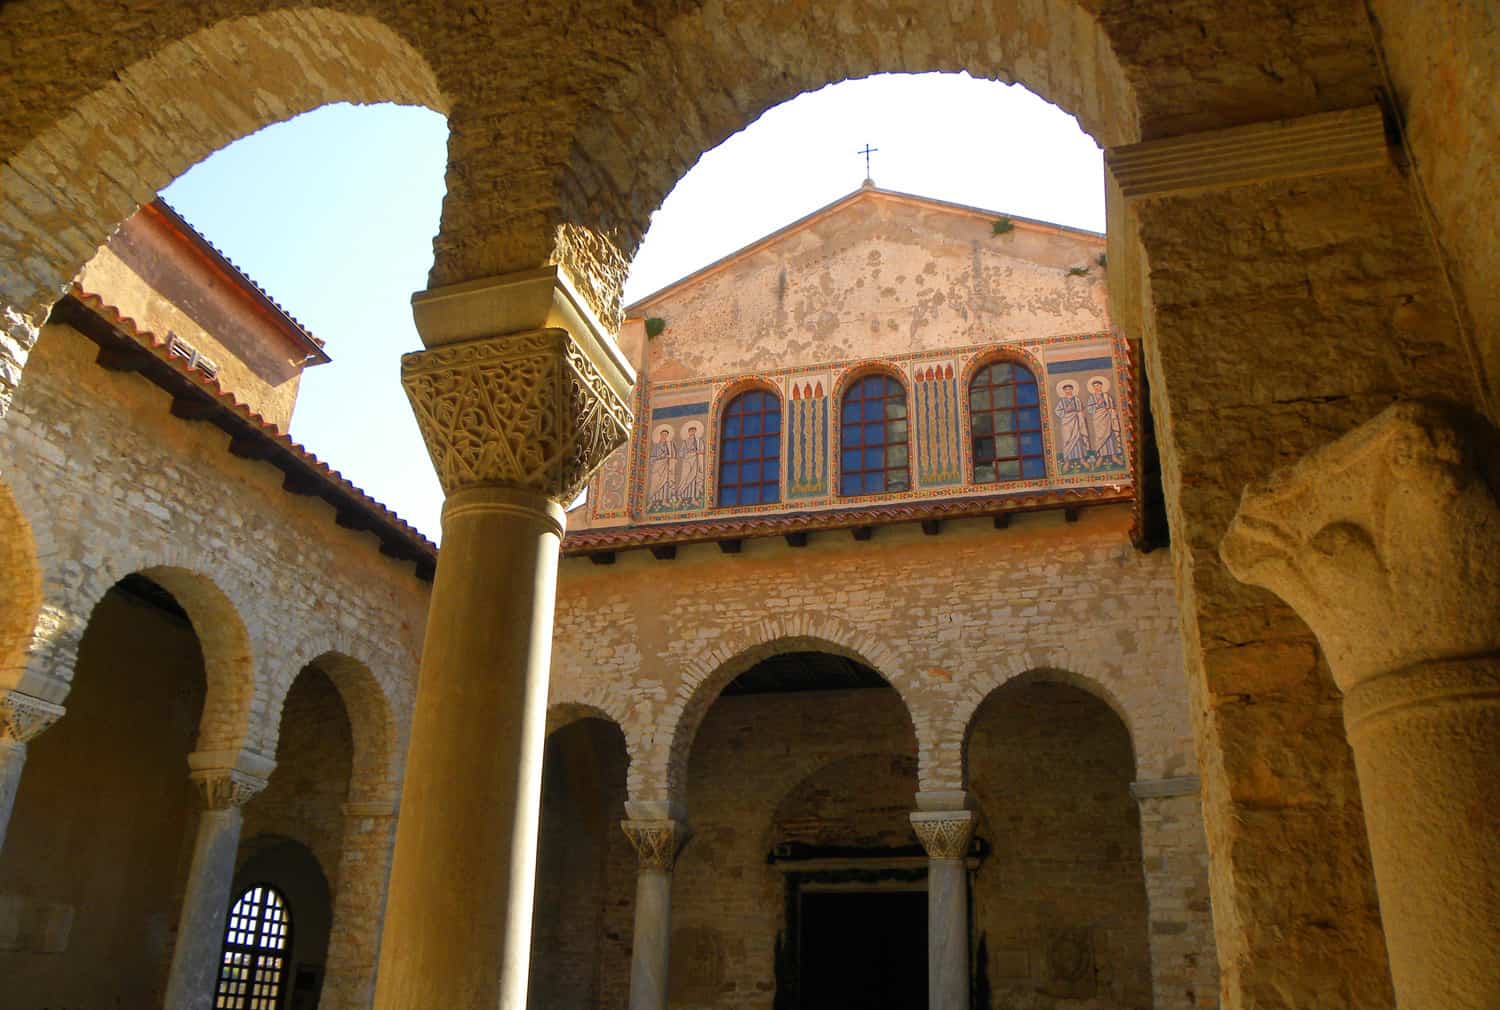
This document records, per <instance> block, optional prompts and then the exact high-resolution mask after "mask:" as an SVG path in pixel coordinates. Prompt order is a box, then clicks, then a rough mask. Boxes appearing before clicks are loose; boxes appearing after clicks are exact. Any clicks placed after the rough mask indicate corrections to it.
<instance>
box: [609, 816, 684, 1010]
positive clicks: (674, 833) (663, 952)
mask: <svg viewBox="0 0 1500 1010" xmlns="http://www.w3.org/2000/svg"><path fill="white" fill-rule="evenodd" d="M620 827H621V828H623V829H624V830H625V835H626V837H627V838H629V839H630V844H631V845H633V846H635V852H636V856H637V857H638V858H639V860H640V872H639V875H638V876H637V877H636V883H635V931H634V933H632V935H631V948H630V1010H667V968H668V963H669V956H670V954H671V945H672V864H673V863H674V862H676V860H677V850H678V849H680V848H681V847H682V842H683V838H684V832H683V825H682V822H681V821H674V820H652V821H644V820H628V821H621V822H620Z"/></svg>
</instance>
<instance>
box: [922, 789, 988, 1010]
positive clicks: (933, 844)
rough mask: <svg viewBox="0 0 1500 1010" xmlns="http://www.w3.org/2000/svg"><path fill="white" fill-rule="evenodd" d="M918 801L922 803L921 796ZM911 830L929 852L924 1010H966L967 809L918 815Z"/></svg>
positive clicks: (970, 825)
mask: <svg viewBox="0 0 1500 1010" xmlns="http://www.w3.org/2000/svg"><path fill="white" fill-rule="evenodd" d="M918 801H919V802H920V801H921V797H920V795H919V797H918ZM911 826H912V830H914V831H915V832H916V833H917V838H918V839H919V840H920V841H921V843H922V848H923V849H925V850H926V851H927V859H928V863H927V1007H928V1010H969V870H968V864H967V857H968V855H969V840H970V839H971V838H973V837H974V815H973V813H972V812H970V811H968V810H919V811H917V812H915V813H913V814H912V815H911Z"/></svg>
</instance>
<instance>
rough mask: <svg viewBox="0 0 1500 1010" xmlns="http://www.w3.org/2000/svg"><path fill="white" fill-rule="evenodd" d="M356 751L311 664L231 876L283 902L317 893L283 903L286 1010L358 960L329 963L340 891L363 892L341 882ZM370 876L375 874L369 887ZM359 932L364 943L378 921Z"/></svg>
mask: <svg viewBox="0 0 1500 1010" xmlns="http://www.w3.org/2000/svg"><path fill="white" fill-rule="evenodd" d="M356 749H357V748H356V746H355V740H354V734H353V731H352V729H351V727H350V720H349V714H348V711H347V710H346V708H345V707H344V701H343V698H342V697H340V694H339V689H338V688H337V687H335V686H334V681H333V679H332V678H331V677H330V676H329V675H328V674H327V673H325V672H324V670H323V669H322V668H321V666H319V665H316V664H310V665H308V666H306V667H304V668H303V669H302V671H301V672H300V673H299V674H298V675H297V678H296V679H295V680H294V681H292V686H291V688H290V689H289V690H288V691H287V694H286V701H285V702H284V703H283V705H282V709H281V733H280V736H279V738H278V740H277V745H276V769H275V770H274V771H273V772H272V773H271V778H270V780H269V782H268V783H267V785H266V788H265V789H264V790H262V791H261V792H260V793H258V794H257V795H256V796H255V797H254V798H253V799H251V800H250V802H248V803H246V804H245V807H244V824H243V826H242V828H241V832H240V837H241V839H242V841H241V843H240V850H239V854H238V857H237V859H236V864H237V867H236V871H235V879H236V880H240V881H244V885H245V886H247V887H248V886H250V885H251V884H254V883H261V884H266V885H269V886H272V887H275V888H277V889H279V890H280V891H281V892H282V893H283V894H285V895H287V896H288V898H289V899H291V898H292V897H293V896H294V895H299V894H307V893H310V891H311V892H316V890H317V888H316V887H315V886H314V883H315V882H318V881H321V886H322V892H321V896H320V897H317V900H314V901H311V902H303V901H296V900H293V902H292V904H293V907H295V908H297V910H298V913H299V917H298V922H297V931H296V933H295V934H294V936H293V938H292V940H293V942H292V945H291V947H290V948H289V949H288V951H287V955H286V956H287V966H286V972H285V997H284V998H285V999H286V1000H287V1001H288V1002H287V1003H285V1004H284V1006H285V1007H287V1010H298V1008H303V1007H306V1008H311V1007H315V1006H317V1005H318V1002H319V999H320V996H321V994H322V991H323V988H324V986H325V984H326V983H325V980H327V982H331V983H333V984H335V985H336V986H338V987H340V988H341V989H342V987H343V985H344V984H345V981H344V975H345V974H346V973H350V972H355V973H357V972H359V970H360V967H361V966H360V965H359V964H358V963H357V962H356V963H353V964H349V963H345V964H334V963H332V962H331V961H330V956H329V955H330V945H329V937H330V930H331V928H332V923H333V915H334V908H335V906H336V904H337V902H338V896H339V893H340V891H341V890H342V889H343V888H344V887H346V886H349V885H350V884H351V883H352V884H353V886H356V887H368V886H370V881H368V880H359V881H355V882H348V881H345V880H344V879H343V875H344V873H345V871H346V868H347V864H346V861H345V859H344V848H345V820H346V818H345V815H344V804H345V801H346V800H347V799H348V797H349V783H350V778H351V775H352V772H353V768H354V755H355V751H356ZM356 869H357V867H356ZM378 872H379V871H378V868H377V869H376V874H377V876H376V878H375V879H376V880H377V881H378V880H379V876H378ZM377 886H378V885H377ZM313 909H318V910H319V914H313ZM359 928H360V930H361V931H362V933H363V935H364V937H365V939H366V942H367V943H369V944H370V945H372V946H373V944H374V942H375V938H376V936H377V924H376V923H374V922H369V923H364V924H361V926H360V927H359ZM365 970H366V971H368V970H369V967H366V969H365ZM279 1006H280V1005H278V1010H279Z"/></svg>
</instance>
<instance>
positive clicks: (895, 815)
mask: <svg viewBox="0 0 1500 1010" xmlns="http://www.w3.org/2000/svg"><path fill="white" fill-rule="evenodd" d="M916 790H917V744H916V735H915V731H914V730H913V727H912V721H911V718H910V716H909V714H908V713H907V710H906V706H905V705H904V704H903V703H902V700H901V697H900V696H899V695H898V694H897V693H896V691H895V690H894V689H892V688H891V687H890V685H889V684H888V683H887V682H886V681H885V680H884V678H883V677H882V676H881V675H880V674H879V673H877V672H876V671H875V670H873V669H872V668H870V667H869V666H867V665H865V664H864V663H863V662H860V661H858V660H854V659H849V658H846V657H843V656H838V655H833V654H831V653H824V652H802V651H795V652H783V653H779V654H774V655H771V656H768V657H766V658H763V659H761V660H760V661H759V662H757V663H755V664H754V665H753V666H751V667H750V668H749V669H746V670H745V671H744V672H742V673H741V674H740V675H739V676H737V677H735V678H734V679H733V680H732V681H731V682H730V683H729V684H728V685H727V686H726V687H725V688H724V690H723V691H722V692H721V693H720V694H719V695H718V697H717V698H716V699H715V700H714V701H713V703H712V705H711V706H710V707H709V709H708V711H707V713H706V715H705V716H704V718H703V722H702V724H701V725H700V726H699V727H698V732H697V734H696V736H695V738H694V740H693V744H692V749H691V751H690V754H689V756H688V760H687V767H686V789H685V806H686V810H687V816H688V822H689V824H690V825H691V831H692V834H691V837H690V838H689V840H688V842H687V844H686V846H685V847H684V848H683V850H682V852H681V854H680V855H679V856H678V858H677V864H676V869H675V871H674V874H673V890H672V924H673V933H672V938H671V959H670V977H669V985H668V995H669V1002H670V1004H671V1005H673V1006H715V1007H746V1008H748V1007H770V1006H772V1005H775V1006H777V1007H789V1008H796V1007H807V1008H809V1010H811V1008H812V1007H814V1006H828V1005H841V1004H839V1003H838V1002H837V1001H836V1002H835V1003H834V1004H829V1003H826V1002H819V1001H820V1000H824V999H826V997H827V996H828V995H829V993H830V992H831V991H832V990H831V988H830V987H831V986H835V985H837V984H839V983H838V980H839V979H842V980H843V985H844V993H845V994H846V996H847V995H849V994H850V989H849V986H851V985H853V984H854V983H852V982H850V981H849V980H850V979H851V978H864V979H867V980H873V981H874V982H878V983H879V984H878V985H873V984H872V986H871V988H870V990H869V991H868V992H862V993H861V995H862V996H869V997H870V998H871V999H872V1000H874V1002H869V1003H864V1002H858V1001H857V1000H854V1001H850V1002H848V1003H847V1004H846V1005H851V1006H852V1005H855V1004H856V1003H858V1005H861V1006H870V1007H885V1006H893V1007H894V1006H907V1005H911V1004H909V1003H907V1002H902V1001H903V1000H905V999H906V998H907V997H909V996H911V995H912V994H913V993H916V994H918V995H920V996H922V998H923V999H925V993H926V942H925V936H926V932H925V931H926V895H925V894H924V893H922V891H921V888H922V886H923V880H924V872H925V871H924V870H923V869H922V867H923V865H924V863H923V860H922V858H921V857H920V848H919V847H918V846H917V845H916V843H915V840H914V838H913V836H912V833H911V826H910V823H909V822H908V816H909V815H910V813H911V811H912V810H913V809H914V806H915V794H916ZM911 936H915V937H916V938H917V940H918V941H920V942H916V943H913V944H907V943H904V942H895V943H892V942H891V941H893V940H894V941H900V940H903V939H910V937H911ZM872 944H873V945H875V946H873V947H872V946H871V945H872ZM882 944H884V945H886V946H889V947H890V949H889V950H887V951H886V954H888V956H886V957H884V958H883V960H882V965H883V966H884V968H885V969H888V970H886V971H885V972H884V973H883V974H882V973H881V972H871V971H869V970H868V969H869V963H870V958H871V956H872V955H873V954H875V953H877V951H879V950H882V949H884V948H883V947H881V945H882Z"/></svg>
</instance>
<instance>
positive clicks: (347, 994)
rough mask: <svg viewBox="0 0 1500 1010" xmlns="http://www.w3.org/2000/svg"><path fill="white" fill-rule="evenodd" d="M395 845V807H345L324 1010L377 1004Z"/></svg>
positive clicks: (321, 999)
mask: <svg viewBox="0 0 1500 1010" xmlns="http://www.w3.org/2000/svg"><path fill="white" fill-rule="evenodd" d="M395 842H396V807H395V804H394V803H391V802H389V801H371V802H354V801H351V802H348V803H345V804H344V839H343V847H342V849H341V850H340V852H339V875H338V881H339V884H338V891H337V892H336V893H335V894H334V896H333V924H332V926H331V927H330V929H329V933H328V960H327V966H326V968H325V969H324V972H323V989H322V992H321V993H320V995H319V997H318V1006H319V1007H321V1008H322V1010H367V1008H368V1007H369V1006H370V1003H371V1001H373V1000H374V998H375V966H376V962H377V960H378V959H379V955H380V921H381V917H382V916H383V915H384V912H385V891H386V884H387V882H388V881H389V880H390V870H391V850H392V848H393V847H394V845H395Z"/></svg>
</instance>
